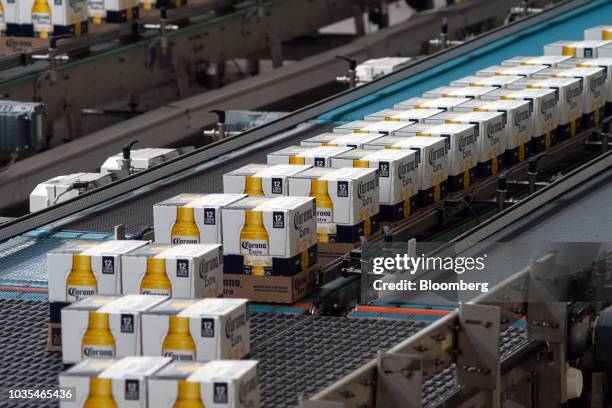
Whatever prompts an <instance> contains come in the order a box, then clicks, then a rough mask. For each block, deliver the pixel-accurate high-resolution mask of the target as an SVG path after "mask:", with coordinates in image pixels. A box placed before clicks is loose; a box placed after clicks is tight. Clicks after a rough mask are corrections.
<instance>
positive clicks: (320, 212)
mask: <svg viewBox="0 0 612 408" xmlns="http://www.w3.org/2000/svg"><path fill="white" fill-rule="evenodd" d="M310 196H311V197H314V198H315V204H316V207H317V241H319V242H329V234H328V231H327V228H326V226H324V225H320V224H331V223H332V222H333V220H334V203H333V202H332V200H331V198H330V197H329V193H328V192H327V180H320V179H313V180H312V182H311V184H310Z"/></svg>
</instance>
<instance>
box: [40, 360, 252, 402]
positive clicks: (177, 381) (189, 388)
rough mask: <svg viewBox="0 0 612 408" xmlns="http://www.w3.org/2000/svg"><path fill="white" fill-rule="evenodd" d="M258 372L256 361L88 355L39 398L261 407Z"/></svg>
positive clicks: (72, 400)
mask: <svg viewBox="0 0 612 408" xmlns="http://www.w3.org/2000/svg"><path fill="white" fill-rule="evenodd" d="M258 371H259V364H258V362H257V361H255V360H213V361H209V362H207V363H197V362H189V361H180V360H173V359H171V358H169V357H124V358H121V359H108V360H101V359H86V360H83V361H81V362H80V363H78V364H76V365H75V366H73V367H71V368H69V369H67V370H66V371H64V372H62V373H60V375H59V388H58V389H57V390H48V391H46V393H51V395H48V394H47V395H45V396H42V397H40V398H55V399H59V400H60V404H59V406H60V408H84V407H116V408H179V407H189V408H204V407H206V408H240V407H252V408H259V407H260V406H261V390H260V383H259V373H258ZM37 392H38V391H37ZM43 392H44V391H43ZM36 397H37V398H38V397H39V396H36Z"/></svg>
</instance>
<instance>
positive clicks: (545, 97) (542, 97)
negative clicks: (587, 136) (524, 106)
mask: <svg viewBox="0 0 612 408" xmlns="http://www.w3.org/2000/svg"><path fill="white" fill-rule="evenodd" d="M558 98H559V96H558V93H557V92H556V91H555V90H554V89H549V88H525V89H500V90H499V91H496V92H491V93H490V94H489V95H487V96H486V97H485V98H483V99H488V100H500V99H504V100H517V99H518V100H522V101H527V102H530V103H531V105H532V106H531V112H532V116H533V137H532V140H533V142H532V143H533V146H532V147H534V148H535V150H536V152H540V151H543V150H546V149H548V148H550V146H552V144H553V141H554V140H553V139H554V136H555V135H554V133H555V132H556V129H557V126H559V103H558V102H559V100H558Z"/></svg>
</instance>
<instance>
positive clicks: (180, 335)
mask: <svg viewBox="0 0 612 408" xmlns="http://www.w3.org/2000/svg"><path fill="white" fill-rule="evenodd" d="M162 356H164V357H171V358H173V359H175V360H178V361H195V359H196V348H195V342H194V341H193V338H192V337H191V334H190V333H189V318H187V317H179V316H170V323H169V327H168V334H167V335H166V337H165V338H164V341H163V343H162ZM198 398H199V396H198Z"/></svg>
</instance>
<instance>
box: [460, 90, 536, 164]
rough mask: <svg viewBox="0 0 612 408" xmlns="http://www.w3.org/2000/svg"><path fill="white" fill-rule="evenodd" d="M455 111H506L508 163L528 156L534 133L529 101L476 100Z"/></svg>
mask: <svg viewBox="0 0 612 408" xmlns="http://www.w3.org/2000/svg"><path fill="white" fill-rule="evenodd" d="M455 111H457V112H471V111H484V112H504V113H505V114H506V123H507V126H508V139H507V141H508V143H507V144H506V164H514V163H517V162H519V161H521V160H524V159H525V158H526V157H527V156H528V154H529V147H530V146H529V145H530V142H531V137H532V135H533V119H532V117H531V109H530V104H529V102H526V101H519V100H514V101H511V100H497V101H485V100H474V101H471V102H466V103H464V104H462V105H461V106H460V107H457V109H455Z"/></svg>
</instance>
